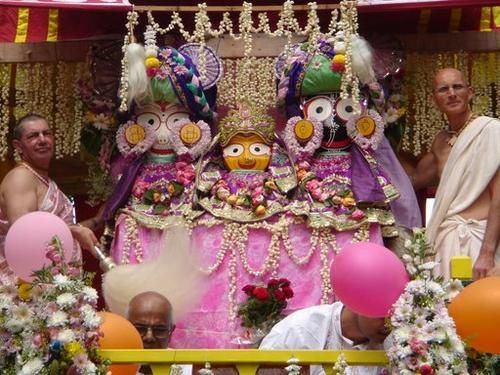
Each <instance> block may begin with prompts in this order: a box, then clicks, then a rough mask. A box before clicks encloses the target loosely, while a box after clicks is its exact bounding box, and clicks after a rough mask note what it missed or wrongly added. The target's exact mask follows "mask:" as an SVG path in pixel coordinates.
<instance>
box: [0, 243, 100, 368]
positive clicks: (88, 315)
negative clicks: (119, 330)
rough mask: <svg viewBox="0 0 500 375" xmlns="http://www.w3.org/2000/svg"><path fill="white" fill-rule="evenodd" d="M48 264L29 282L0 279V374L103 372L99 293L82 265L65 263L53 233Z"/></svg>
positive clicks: (47, 251) (48, 250)
mask: <svg viewBox="0 0 500 375" xmlns="http://www.w3.org/2000/svg"><path fill="white" fill-rule="evenodd" d="M46 257H47V258H48V259H49V260H50V265H49V266H45V267H44V268H43V269H41V270H40V271H37V272H35V278H34V280H33V282H32V284H27V283H21V284H19V285H16V284H15V283H14V281H13V280H8V281H5V280H4V281H2V282H1V283H0V337H1V338H2V346H1V347H0V367H1V368H2V374H7V375H14V374H23V375H28V374H40V375H49V374H65V373H66V372H67V371H68V370H69V369H70V368H71V369H72V370H74V371H75V372H76V373H77V374H81V375H94V374H97V375H99V374H106V371H107V370H106V366H107V365H108V363H107V362H106V361H103V360H102V359H101V358H100V357H99V355H98V353H97V349H98V340H99V337H100V333H99V326H100V323H101V321H100V318H99V316H98V315H97V312H96V310H95V308H96V305H97V292H96V291H95V290H94V289H93V288H91V287H89V286H88V285H90V282H91V277H90V275H88V274H86V273H84V272H83V271H82V270H81V264H79V263H75V262H69V263H66V262H65V261H64V252H63V250H62V247H61V243H60V241H59V240H58V239H57V237H54V239H53V240H52V241H51V243H49V245H48V246H47V249H46Z"/></svg>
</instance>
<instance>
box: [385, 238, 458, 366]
mask: <svg viewBox="0 0 500 375" xmlns="http://www.w3.org/2000/svg"><path fill="white" fill-rule="evenodd" d="M405 248H406V250H405V254H403V256H402V258H403V261H404V262H405V263H406V270H407V271H408V273H409V274H410V277H411V278H412V281H410V282H409V283H408V284H407V286H406V288H405V291H404V292H403V294H402V295H401V297H400V298H399V299H398V301H397V302H396V303H395V304H394V306H393V313H392V316H391V326H392V333H391V336H392V340H391V341H390V347H389V348H388V350H387V355H388V357H389V360H390V363H391V366H392V368H393V370H395V371H397V373H399V374H409V375H410V374H467V373H468V372H467V362H466V354H465V348H464V343H463V342H462V340H461V339H460V337H459V336H458V335H457V333H456V329H455V323H454V321H453V319H452V318H451V317H450V316H449V314H448V309H447V307H446V303H447V302H449V301H450V300H451V299H452V298H453V297H455V296H456V295H457V294H458V293H459V292H460V290H461V289H462V284H461V282H460V281H458V280H452V281H450V282H448V283H446V284H444V285H443V283H442V282H440V280H439V279H435V278H434V277H433V274H432V270H433V269H434V268H435V266H436V265H437V263H436V262H434V261H431V260H430V259H433V255H434V252H433V251H432V250H431V249H430V247H429V245H428V244H427V242H426V239H425V232H424V231H423V230H421V229H415V230H414V238H413V239H412V240H407V241H406V243H405Z"/></svg>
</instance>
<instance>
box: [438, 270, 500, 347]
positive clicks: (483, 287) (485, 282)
mask: <svg viewBox="0 0 500 375" xmlns="http://www.w3.org/2000/svg"><path fill="white" fill-rule="evenodd" d="M448 310H449V312H450V316H451V317H452V318H453V320H455V324H456V326H457V333H458V334H459V335H460V337H461V338H462V340H464V341H465V342H466V343H468V344H469V345H470V346H472V347H473V348H474V349H476V350H478V351H481V352H487V353H496V354H500V340H499V337H500V277H487V278H485V279H481V280H478V281H475V282H473V283H472V284H470V285H468V286H467V287H465V288H464V289H463V290H462V291H461V292H460V294H458V295H457V296H456V297H455V298H454V299H453V300H452V301H451V303H450V305H449V306H448Z"/></svg>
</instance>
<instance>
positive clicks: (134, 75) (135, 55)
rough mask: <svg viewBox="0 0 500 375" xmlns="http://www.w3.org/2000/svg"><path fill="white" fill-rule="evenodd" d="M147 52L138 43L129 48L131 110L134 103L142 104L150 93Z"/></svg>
mask: <svg viewBox="0 0 500 375" xmlns="http://www.w3.org/2000/svg"><path fill="white" fill-rule="evenodd" d="M145 58H146V52H145V50H144V47H143V46H142V45H140V44H138V43H130V44H129V45H128V47H127V60H128V97H127V102H128V105H129V108H130V105H131V104H132V101H134V100H135V101H136V102H140V101H141V100H142V99H144V98H146V97H147V96H148V94H149V93H150V86H149V79H148V76H147V74H146V66H145V65H144V60H145Z"/></svg>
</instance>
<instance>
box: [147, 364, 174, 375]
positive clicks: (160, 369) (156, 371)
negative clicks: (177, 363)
mask: <svg viewBox="0 0 500 375" xmlns="http://www.w3.org/2000/svg"><path fill="white" fill-rule="evenodd" d="M150 367H151V372H152V373H153V375H170V368H171V367H172V365H170V364H166V365H163V364H156V365H151V366H150Z"/></svg>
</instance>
